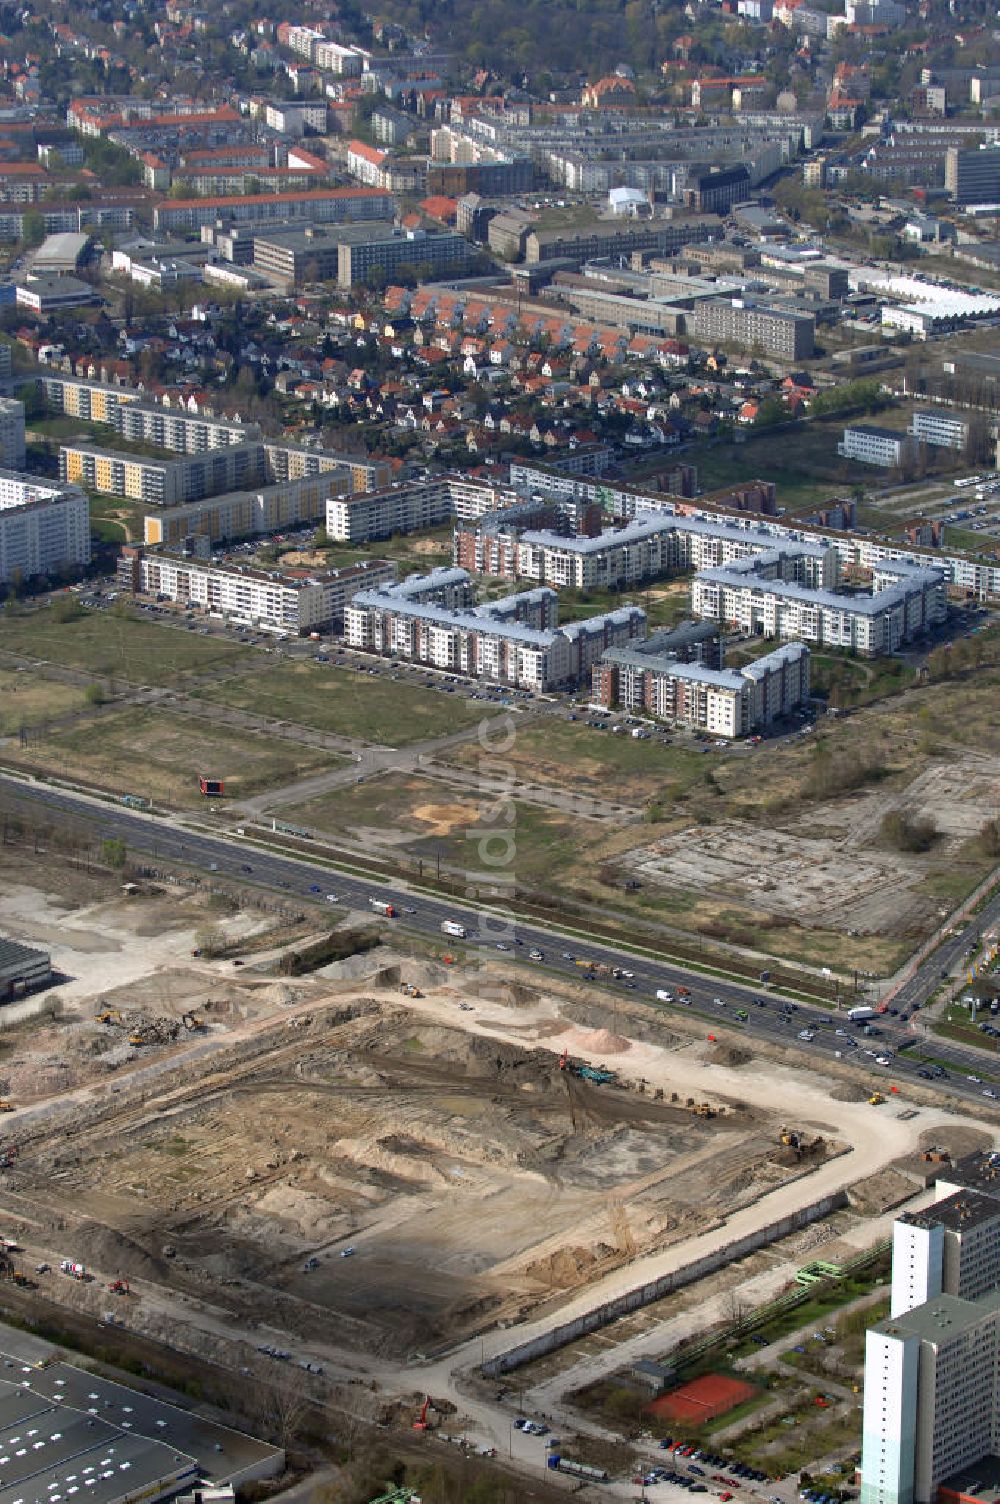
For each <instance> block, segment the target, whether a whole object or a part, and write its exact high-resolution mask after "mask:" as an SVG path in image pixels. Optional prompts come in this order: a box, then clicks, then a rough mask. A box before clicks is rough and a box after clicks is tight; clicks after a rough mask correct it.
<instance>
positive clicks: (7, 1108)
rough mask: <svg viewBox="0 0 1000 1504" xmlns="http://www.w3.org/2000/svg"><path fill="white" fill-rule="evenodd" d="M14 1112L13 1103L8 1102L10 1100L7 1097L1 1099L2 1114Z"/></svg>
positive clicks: (0, 1109) (0, 1108) (0, 1110)
mask: <svg viewBox="0 0 1000 1504" xmlns="http://www.w3.org/2000/svg"><path fill="white" fill-rule="evenodd" d="M13 1111H14V1104H13V1102H10V1101H8V1099H7V1098H6V1097H0V1112H13Z"/></svg>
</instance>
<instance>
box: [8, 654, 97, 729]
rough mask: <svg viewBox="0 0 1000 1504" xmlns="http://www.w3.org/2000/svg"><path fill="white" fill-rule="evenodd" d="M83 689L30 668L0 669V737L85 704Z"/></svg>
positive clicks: (51, 718)
mask: <svg viewBox="0 0 1000 1504" xmlns="http://www.w3.org/2000/svg"><path fill="white" fill-rule="evenodd" d="M84 703H85V701H84V695H83V690H82V689H77V688H76V687H75V686H74V685H72V684H59V683H56V682H54V681H51V680H48V679H40V678H38V676H37V675H36V674H34V673H32V672H31V671H30V670H26V671H25V672H24V673H22V674H19V673H15V672H10V673H8V672H7V670H6V669H0V736H15V735H16V734H17V732H18V731H20V730H21V728H22V727H23V726H37V725H39V724H40V723H41V722H43V721H51V720H53V719H54V718H55V717H56V716H60V715H66V714H68V713H71V712H72V711H74V710H79V709H81V707H82V706H83V705H84Z"/></svg>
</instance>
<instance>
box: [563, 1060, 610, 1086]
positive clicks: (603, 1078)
mask: <svg viewBox="0 0 1000 1504" xmlns="http://www.w3.org/2000/svg"><path fill="white" fill-rule="evenodd" d="M570 1069H571V1070H572V1072H573V1074H574V1076H579V1078H580V1080H581V1081H593V1082H594V1083H595V1084H596V1085H597V1086H604V1085H605V1084H606V1083H607V1082H608V1081H613V1080H614V1079H615V1073H614V1071H609V1070H606V1069H605V1068H604V1066H600V1065H574V1066H571V1067H570Z"/></svg>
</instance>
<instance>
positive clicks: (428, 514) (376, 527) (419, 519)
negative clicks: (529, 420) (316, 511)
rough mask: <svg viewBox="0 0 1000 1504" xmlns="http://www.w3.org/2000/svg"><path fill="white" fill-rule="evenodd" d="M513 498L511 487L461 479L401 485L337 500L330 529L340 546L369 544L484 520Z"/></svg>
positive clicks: (330, 509) (332, 503)
mask: <svg viewBox="0 0 1000 1504" xmlns="http://www.w3.org/2000/svg"><path fill="white" fill-rule="evenodd" d="M509 497H510V492H509V491H508V490H507V488H506V487H501V486H492V485H488V484H486V483H484V482H482V481H476V480H470V479H469V478H468V477H467V476H461V475H450V474H448V475H435V476H432V477H431V478H430V479H429V480H415V481H398V482H396V483H395V484H394V485H391V486H387V487H386V488H385V489H384V490H382V491H369V492H364V493H362V494H360V495H355V496H337V497H334V498H332V499H331V501H330V503H329V505H328V507H327V511H326V530H327V532H328V533H329V535H330V537H331V538H335V539H336V540H337V542H338V543H367V542H369V541H371V540H372V539H377V538H388V537H390V536H391V535H392V534H393V533H415V532H419V531H422V530H423V529H425V528H430V527H440V526H441V524H442V523H445V522H449V521H451V520H452V519H453V518H457V519H458V520H459V521H468V520H470V519H473V518H476V517H481V516H482V515H483V513H484V512H488V511H492V510H493V508H495V507H496V506H500V505H503V499H505V498H509Z"/></svg>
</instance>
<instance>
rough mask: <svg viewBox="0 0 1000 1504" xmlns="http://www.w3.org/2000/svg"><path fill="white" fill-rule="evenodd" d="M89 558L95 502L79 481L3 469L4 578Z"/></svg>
mask: <svg viewBox="0 0 1000 1504" xmlns="http://www.w3.org/2000/svg"><path fill="white" fill-rule="evenodd" d="M89 562H90V507H89V504H88V502H87V498H86V496H85V495H84V493H83V492H82V491H80V490H78V489H77V487H76V486H66V485H60V484H58V483H57V482H55V481H42V480H39V479H38V477H37V476H35V475H24V474H18V473H17V472H15V471H12V470H0V583H2V584H5V585H6V584H9V583H10V581H11V580H14V579H18V578H20V579H22V580H29V579H32V578H33V577H35V576H36V575H47V574H55V573H56V572H57V571H59V570H62V569H78V568H80V567H81V566H82V565H84V564H89Z"/></svg>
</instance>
